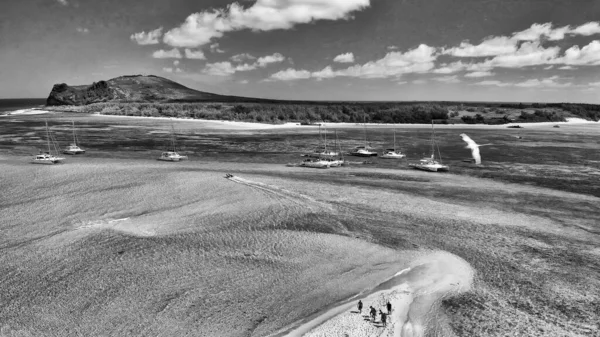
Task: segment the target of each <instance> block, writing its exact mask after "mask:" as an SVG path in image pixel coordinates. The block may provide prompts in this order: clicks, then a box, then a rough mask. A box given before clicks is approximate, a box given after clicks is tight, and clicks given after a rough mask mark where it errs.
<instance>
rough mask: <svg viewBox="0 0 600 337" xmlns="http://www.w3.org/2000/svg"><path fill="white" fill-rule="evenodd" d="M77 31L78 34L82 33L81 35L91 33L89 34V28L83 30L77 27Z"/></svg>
mask: <svg viewBox="0 0 600 337" xmlns="http://www.w3.org/2000/svg"><path fill="white" fill-rule="evenodd" d="M75 30H77V32H78V33H81V34H87V33H89V32H90V30H89V29H87V28H82V27H77V28H76V29H75Z"/></svg>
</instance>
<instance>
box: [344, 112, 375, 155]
mask: <svg viewBox="0 0 600 337" xmlns="http://www.w3.org/2000/svg"><path fill="white" fill-rule="evenodd" d="M364 126H365V145H364V146H357V147H356V148H355V149H354V150H352V152H350V155H352V156H358V157H374V156H377V152H375V151H374V150H373V149H372V148H371V147H369V146H367V123H366V121H365V123H364Z"/></svg>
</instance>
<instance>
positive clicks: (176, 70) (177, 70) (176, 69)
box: [175, 68, 183, 73]
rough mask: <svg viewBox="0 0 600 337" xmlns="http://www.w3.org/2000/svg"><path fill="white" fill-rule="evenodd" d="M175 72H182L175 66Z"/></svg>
mask: <svg viewBox="0 0 600 337" xmlns="http://www.w3.org/2000/svg"><path fill="white" fill-rule="evenodd" d="M175 72H176V73H182V72H183V70H181V69H179V68H175Z"/></svg>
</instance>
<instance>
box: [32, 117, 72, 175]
mask: <svg viewBox="0 0 600 337" xmlns="http://www.w3.org/2000/svg"><path fill="white" fill-rule="evenodd" d="M46 137H47V138H48V151H47V152H40V153H39V154H38V155H36V156H35V157H34V158H33V160H32V161H31V162H32V163H33V164H45V165H53V164H58V163H60V162H61V161H63V160H64V159H65V158H61V157H57V156H54V155H53V154H52V152H51V151H52V150H51V147H50V140H51V136H50V130H49V129H48V121H46ZM52 145H53V146H54V151H55V152H56V153H58V150H57V148H56V144H55V142H54V140H52Z"/></svg>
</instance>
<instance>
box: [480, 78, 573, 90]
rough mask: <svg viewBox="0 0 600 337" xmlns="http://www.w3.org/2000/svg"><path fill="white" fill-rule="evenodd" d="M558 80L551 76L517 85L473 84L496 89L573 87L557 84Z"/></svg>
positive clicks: (483, 82) (569, 83)
mask: <svg viewBox="0 0 600 337" xmlns="http://www.w3.org/2000/svg"><path fill="white" fill-rule="evenodd" d="M559 79H560V77H558V76H552V77H547V78H542V79H537V78H532V79H529V80H526V81H523V82H517V83H512V82H502V81H482V82H478V83H475V84H476V85H483V86H497V87H509V86H514V87H519V88H546V89H554V88H566V87H570V86H573V83H571V82H566V83H559V82H557V80H559Z"/></svg>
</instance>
